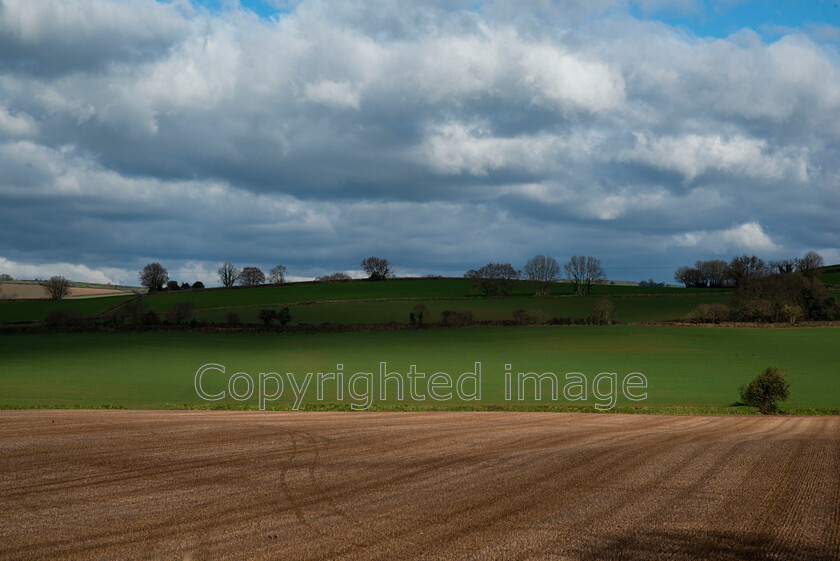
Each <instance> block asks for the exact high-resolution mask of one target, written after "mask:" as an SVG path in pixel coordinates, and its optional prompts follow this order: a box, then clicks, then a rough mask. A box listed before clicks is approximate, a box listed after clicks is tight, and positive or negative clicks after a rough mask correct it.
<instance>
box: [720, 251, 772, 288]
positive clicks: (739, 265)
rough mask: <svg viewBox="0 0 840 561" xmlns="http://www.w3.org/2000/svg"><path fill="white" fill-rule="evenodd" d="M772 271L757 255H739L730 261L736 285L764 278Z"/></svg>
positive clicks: (731, 275)
mask: <svg viewBox="0 0 840 561" xmlns="http://www.w3.org/2000/svg"><path fill="white" fill-rule="evenodd" d="M769 273H770V269H769V268H768V267H767V265H766V264H765V263H764V260H763V259H761V258H760V257H756V256H755V255H739V256H738V257H733V258H732V261H730V262H729V275H730V277H731V278H732V280H733V281H735V286H737V287H741V286H744V284H747V283H749V282H750V281H753V280H756V279H760V278H764V277H766V276H767V275H768V274H769Z"/></svg>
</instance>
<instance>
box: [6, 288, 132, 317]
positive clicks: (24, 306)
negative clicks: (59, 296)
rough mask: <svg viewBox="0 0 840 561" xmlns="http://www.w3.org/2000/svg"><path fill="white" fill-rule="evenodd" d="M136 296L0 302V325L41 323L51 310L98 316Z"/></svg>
mask: <svg viewBox="0 0 840 561" xmlns="http://www.w3.org/2000/svg"><path fill="white" fill-rule="evenodd" d="M136 296H137V295H136V294H125V295H121V294H120V295H115V296H101V297H98V298H78V299H73V300H58V301H56V300H23V301H16V302H5V301H2V300H0V323H2V322H19V321H39V320H40V319H41V318H43V317H44V314H46V313H47V312H48V311H49V310H72V311H76V312H79V313H80V314H82V315H84V316H92V315H96V314H98V313H100V312H102V311H105V310H107V309H109V308H112V307H114V306H116V305H117V304H119V303H121V302H125V301H127V300H131V299H132V298H135V297H136Z"/></svg>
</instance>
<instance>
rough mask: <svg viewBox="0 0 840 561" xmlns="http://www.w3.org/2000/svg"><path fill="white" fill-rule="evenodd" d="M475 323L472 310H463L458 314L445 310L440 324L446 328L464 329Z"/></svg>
mask: <svg viewBox="0 0 840 561" xmlns="http://www.w3.org/2000/svg"><path fill="white" fill-rule="evenodd" d="M472 323H473V313H472V310H463V311H460V312H456V311H454V310H444V311H442V312H441V313H440V324H441V325H443V326H445V327H463V326H465V325H471V324H472Z"/></svg>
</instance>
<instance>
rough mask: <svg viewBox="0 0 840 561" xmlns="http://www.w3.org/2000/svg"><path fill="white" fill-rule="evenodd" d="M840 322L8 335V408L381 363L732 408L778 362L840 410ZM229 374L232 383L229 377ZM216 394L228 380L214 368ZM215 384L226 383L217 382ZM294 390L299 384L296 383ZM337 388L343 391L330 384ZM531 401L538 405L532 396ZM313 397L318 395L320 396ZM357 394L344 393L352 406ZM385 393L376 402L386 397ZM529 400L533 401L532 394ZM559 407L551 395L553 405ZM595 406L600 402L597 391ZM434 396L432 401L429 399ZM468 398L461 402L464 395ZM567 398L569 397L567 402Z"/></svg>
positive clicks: (141, 397) (496, 382)
mask: <svg viewBox="0 0 840 561" xmlns="http://www.w3.org/2000/svg"><path fill="white" fill-rule="evenodd" d="M838 342H840V330H838V329H830V328H822V329H820V328H796V329H706V328H689V327H600V328H599V327H544V328H539V327H529V328H484V329H481V328H479V329H446V330H442V329H436V330H427V331H397V332H354V333H325V334H317V335H316V334H297V335H268V334H265V335H262V334H192V333H169V334H167V333H130V334H127V333H96V334H63V335H58V334H56V335H35V336H33V335H8V336H3V337H0V356H2V357H3V367H2V368H1V369H0V385H1V386H2V388H3V392H2V394H0V406H7V407H8V406H47V405H57V406H61V407H67V406H74V405H83V406H99V405H105V404H109V405H120V406H125V407H132V408H160V407H164V406H165V404H167V403H179V404H183V403H192V404H196V403H203V402H202V401H201V400H200V399H199V398H198V397H197V396H196V394H195V391H194V388H193V376H194V373H195V371H196V369H197V368H198V367H199V366H201V365H203V364H205V363H210V362H215V363H220V364H223V365H225V366H226V367H227V369H228V370H227V372H228V375H230V374H231V373H234V372H238V371H244V372H248V373H250V374H251V375H252V376H253V377H255V378H256V375H257V373H258V372H265V371H277V372H280V373H285V372H293V373H295V374H296V375H297V376H298V379H299V380H301V379H302V377H303V375H304V373H306V372H308V371H332V370H333V369H334V367H335V365H336V364H338V363H341V364H343V365H344V371H345V373H346V375H347V377H349V376H350V374H351V373H353V372H356V371H359V370H361V371H368V372H376V371H377V368H378V364H379V362H380V361H387V362H388V364H389V367H390V368H389V369H392V370H395V371H397V372H401V373H403V374H405V373H406V372H407V370H408V365H409V364H416V365H417V366H418V370H420V371H425V372H427V373H429V374H431V373H433V372H436V371H439V370H440V371H445V372H448V373H450V374H455V375H457V374H459V373H461V372H464V371H467V370H471V369H472V365H473V363H474V362H475V361H480V362H482V364H483V368H484V372H483V376H484V384H483V396H482V397H483V399H482V402H481V403H482V405H487V404H491V403H499V404H503V403H505V402H504V399H503V386H502V375H503V372H504V370H503V365H504V364H506V363H510V364H512V365H513V367H514V372H516V371H519V370H523V371H531V370H533V371H536V372H544V371H550V372H555V373H557V374H559V375H560V376H561V378H562V375H563V374H564V373H566V372H573V371H577V372H582V373H584V374H585V375H587V376H588V377H589V379H590V382H591V379H592V378H593V377H594V376H595V375H596V374H598V373H599V372H605V371H606V372H617V373H619V375H621V376H623V375H625V374H627V373H629V372H634V371H638V372H642V373H644V374H645V375H647V377H648V380H649V383H650V390H649V392H650V395H649V398H648V400H647V401H646V402H643V404H645V405H651V404H666V405H667V404H683V405H711V406H727V405H729V404H731V403H732V402H733V401H735V400H736V399H737V388H738V386H739V385H740V384H742V383H743V382H745V381H746V380H748V379H749V378H750V377H752V376H754V375H755V374H757V373H759V372H760V371H761V370H762V369H763V368H765V367H767V366H771V365H772V366H778V367H781V368H784V369H785V370H787V372H788V381H789V382H790V384H791V387H792V391H793V400H792V401H791V402H790V403H789V405H790V406H793V407H833V408H837V407H840V383H838V382H840V380H838V374H837V367H836V365H837V364H840V345H838V344H837V343H838ZM222 378H224V379H222ZM207 381H208V383H209V385H208V390H215V389H218V388H219V387H221V386H220V384H222V383H223V382H226V381H227V377H221V376H220V375H217V374H213V375H208V378H207ZM214 384H215V386H216V387H215V388H214ZM286 390H287V392H286V395H288V394H289V393H290V392H291V388H290V387H289V386H288V384H287V388H286ZM327 395H328V396H330V395H333V394H332V392H330V391H328V393H327ZM529 401H533V400H532V399H531V400H529ZM309 402H310V403H315V399H314V396H312V395H310V397H309ZM347 402H348V401H345V403H347ZM377 402H378V400H377V401H375V403H377ZM525 403H527V401H526V402H525ZM543 403H544V404H548V402H547V401H543ZM588 403H589V404H590V405H591V404H594V403H595V401H594V400H593V399H592V398H591V396H590V399H589V401H588ZM430 404H432V403H431V402H430V401H427V402H426V403H425V405H430ZM456 404H457V402H456ZM560 404H565V405H568V404H569V402H566V401H563V400H562V399H561V401H560Z"/></svg>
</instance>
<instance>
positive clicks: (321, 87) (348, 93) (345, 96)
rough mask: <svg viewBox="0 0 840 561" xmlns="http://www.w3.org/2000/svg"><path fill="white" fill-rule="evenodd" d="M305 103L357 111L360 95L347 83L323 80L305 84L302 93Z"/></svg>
mask: <svg viewBox="0 0 840 561" xmlns="http://www.w3.org/2000/svg"><path fill="white" fill-rule="evenodd" d="M303 97H304V99H305V100H306V101H310V102H312V103H320V104H322V105H326V106H328V107H335V108H337V109H357V110H358V109H359V102H360V99H361V94H360V92H359V90H358V89H357V88H356V87H354V86H353V85H352V84H350V83H349V82H333V81H332V80H323V81H321V82H318V83H317V84H307V85H306V88H305V90H304V93H303Z"/></svg>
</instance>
